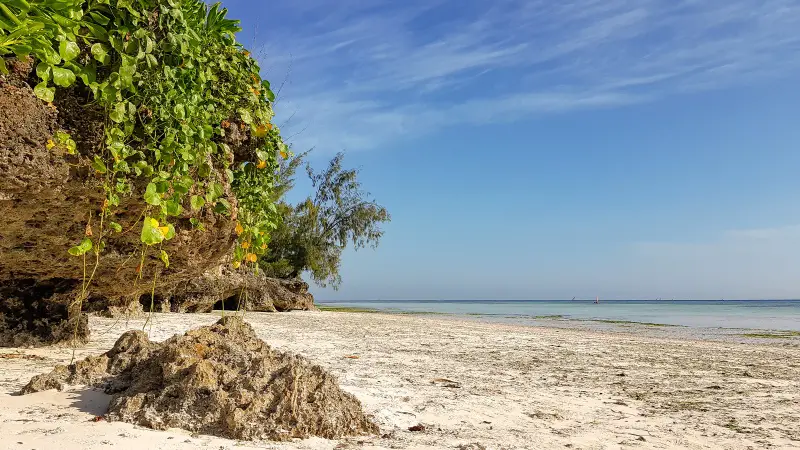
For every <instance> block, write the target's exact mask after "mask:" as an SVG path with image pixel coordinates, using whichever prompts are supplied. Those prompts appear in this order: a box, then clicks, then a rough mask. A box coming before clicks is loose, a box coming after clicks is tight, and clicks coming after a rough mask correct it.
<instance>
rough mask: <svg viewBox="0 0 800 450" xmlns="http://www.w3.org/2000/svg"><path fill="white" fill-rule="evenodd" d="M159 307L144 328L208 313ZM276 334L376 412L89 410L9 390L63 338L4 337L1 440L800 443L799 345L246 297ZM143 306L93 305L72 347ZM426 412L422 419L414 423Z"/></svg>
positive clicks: (306, 444) (109, 333) (223, 445)
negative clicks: (272, 421)
mask: <svg viewBox="0 0 800 450" xmlns="http://www.w3.org/2000/svg"><path fill="white" fill-rule="evenodd" d="M217 318H218V315H211V314H205V315H203V314H182V315H178V314H156V315H154V322H153V324H152V330H151V338H152V339H155V340H164V339H166V338H168V337H170V336H172V335H173V334H175V333H182V332H184V331H186V330H188V329H190V328H193V327H196V326H199V325H206V324H210V323H212V322H214V321H215V320H216V319H217ZM246 319H247V320H248V321H249V322H250V323H252V324H253V326H254V328H255V329H256V331H257V332H258V334H259V336H260V337H261V338H263V339H264V340H265V341H267V342H268V343H269V344H270V345H272V346H274V347H276V348H279V349H281V350H285V351H290V352H294V353H298V354H301V355H303V356H306V357H308V358H309V359H311V360H312V361H314V362H316V363H318V364H320V365H322V366H323V367H325V368H326V369H328V370H330V371H332V372H333V373H334V374H335V375H336V376H337V377H338V379H339V381H340V384H341V385H342V387H343V388H344V389H345V390H346V391H348V392H351V393H353V394H354V395H355V396H356V397H358V399H359V400H361V402H362V403H363V405H364V409H365V411H366V412H367V414H369V415H371V416H372V417H373V418H374V420H375V421H376V423H378V425H379V426H380V428H381V434H380V435H376V436H364V437H361V438H351V439H346V440H342V441H330V440H324V439H316V438H315V439H309V440H303V441H296V442H290V443H281V444H276V443H272V442H236V441H231V440H225V439H219V438H214V437H208V436H198V435H191V434H189V433H187V432H184V431H181V430H171V431H166V432H162V431H153V430H149V429H145V428H141V427H135V426H133V425H129V424H124V423H108V422H105V421H96V420H95V417H96V416H98V415H100V414H102V413H103V412H104V409H105V403H106V402H107V401H108V400H107V397H106V396H105V395H104V394H102V393H100V392H95V391H91V390H87V389H86V388H83V387H81V386H74V387H71V388H70V389H68V390H66V391H64V392H57V391H47V392H41V393H37V394H31V395H27V396H13V395H11V394H12V393H14V392H15V391H17V390H19V389H20V388H21V387H22V386H23V385H24V384H25V383H26V382H27V381H28V380H29V379H30V377H31V376H33V375H36V374H39V373H42V372H46V371H49V370H50V369H51V368H52V366H53V365H54V364H57V363H67V362H69V360H70V357H71V354H72V350H71V349H69V348H64V347H60V348H42V349H8V348H4V349H0V436H2V438H0V448H2V449H15V450H16V449H20V450H23V449H24V450H30V449H37V450H46V449H60V450H73V449H111V448H114V449H143V448H152V449H190V448H214V449H235V448H237V449H238V448H242V449H247V448H276V449H277V448H280V449H284V448H297V449H333V448H364V449H379V448H380V449H388V448H415V449H417V448H460V449H481V448H487V449H500V448H572V449H618V448H662V449H672V448H688V449H723V448H724V449H751V448H753V449H755V448H800V347H798V346H797V345H785V344H781V343H776V344H754V343H735V342H723V341H702V340H693V339H689V338H684V339H677V338H664V337H657V336H649V335H646V334H642V333H635V332H634V333H620V332H611V331H597V330H586V329H569V328H563V327H562V328H550V327H528V326H518V325H507V324H497V323H485V322H480V321H460V320H452V319H446V318H439V317H435V316H416V315H399V314H398V315H388V314H367V313H351V312H347V313H343V312H302V313H287V314H256V313H249V314H247V316H246ZM142 324H143V320H130V321H126V320H124V319H123V320H114V319H107V318H98V317H93V318H91V327H92V337H91V341H90V343H89V344H88V345H87V346H86V347H84V348H81V349H78V351H77V355H76V356H77V357H84V356H86V355H89V354H99V353H102V352H104V351H106V350H108V349H109V348H110V347H111V346H112V345H113V343H114V341H115V340H116V338H117V337H118V336H119V335H120V334H121V333H122V332H123V331H125V330H127V329H133V328H141V327H142ZM415 425H422V426H423V427H424V429H423V430H421V431H409V427H412V426H415Z"/></svg>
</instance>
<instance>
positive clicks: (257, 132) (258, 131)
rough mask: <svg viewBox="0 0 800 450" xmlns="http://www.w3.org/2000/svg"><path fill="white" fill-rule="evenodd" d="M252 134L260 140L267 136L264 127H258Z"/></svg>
mask: <svg viewBox="0 0 800 450" xmlns="http://www.w3.org/2000/svg"><path fill="white" fill-rule="evenodd" d="M253 134H254V135H255V137H259V138H262V137H264V136H266V135H267V127H265V126H264V125H258V126H257V127H256V129H255V131H254V132H253Z"/></svg>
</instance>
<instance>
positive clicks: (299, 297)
mask: <svg viewBox="0 0 800 450" xmlns="http://www.w3.org/2000/svg"><path fill="white" fill-rule="evenodd" d="M162 297H163V298H169V304H170V310H171V311H172V312H210V311H211V310H212V309H220V308H221V307H224V308H225V309H226V310H236V309H239V306H240V302H242V304H241V306H242V309H246V310H247V311H267V312H275V311H292V310H314V309H315V307H314V296H313V295H311V293H310V292H308V284H307V283H305V282H304V281H303V280H299V279H294V280H282V279H277V278H269V277H266V276H264V274H263V273H261V272H260V273H258V274H255V273H253V272H250V271H241V270H231V269H228V268H226V267H219V268H216V269H214V270H211V271H209V272H206V273H205V274H203V275H202V276H201V277H198V278H194V279H191V280H188V281H185V282H182V283H178V284H177V285H176V286H175V288H174V289H171V290H169V291H168V292H164V293H163V294H162Z"/></svg>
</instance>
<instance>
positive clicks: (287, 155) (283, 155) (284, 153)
mask: <svg viewBox="0 0 800 450" xmlns="http://www.w3.org/2000/svg"><path fill="white" fill-rule="evenodd" d="M288 157H289V154H288V153H286V152H285V151H283V150H281V158H283V159H286V158H288Z"/></svg>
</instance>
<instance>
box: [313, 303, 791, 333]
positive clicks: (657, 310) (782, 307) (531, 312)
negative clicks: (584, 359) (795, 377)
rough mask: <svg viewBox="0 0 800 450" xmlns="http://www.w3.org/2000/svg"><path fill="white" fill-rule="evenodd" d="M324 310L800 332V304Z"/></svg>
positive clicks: (433, 306)
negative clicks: (602, 321)
mask: <svg viewBox="0 0 800 450" xmlns="http://www.w3.org/2000/svg"><path fill="white" fill-rule="evenodd" d="M320 304H322V305H330V306H344V307H357V308H370V309H377V310H385V311H394V312H430V313H444V314H456V315H470V316H474V315H480V316H485V317H487V318H494V319H496V320H503V319H506V320H509V321H511V320H513V321H514V322H517V323H518V322H519V321H525V320H526V319H529V320H531V321H533V320H540V319H543V318H548V317H546V316H558V317H550V318H563V319H574V320H611V321H630V322H644V323H657V324H666V325H682V326H687V327H712V328H715V327H722V328H751V329H752V328H755V329H767V330H793V331H800V300H605V301H604V300H601V301H600V303H599V304H595V303H594V301H593V300H592V301H585V300H577V301H563V300H558V301H548V300H514V301H501V300H497V301H476V300H430V301H429V300H414V301H349V302H320Z"/></svg>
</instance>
